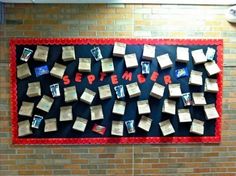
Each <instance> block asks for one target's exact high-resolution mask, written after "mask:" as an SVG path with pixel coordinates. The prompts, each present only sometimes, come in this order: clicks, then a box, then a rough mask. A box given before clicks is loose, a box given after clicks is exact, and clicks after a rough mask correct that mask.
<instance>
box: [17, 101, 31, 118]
mask: <svg viewBox="0 0 236 176" xmlns="http://www.w3.org/2000/svg"><path fill="white" fill-rule="evenodd" d="M33 109H34V103H31V102H26V101H23V102H22V105H21V107H20V110H19V115H22V116H27V117H32V113H33Z"/></svg>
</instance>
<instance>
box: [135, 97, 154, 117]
mask: <svg viewBox="0 0 236 176" xmlns="http://www.w3.org/2000/svg"><path fill="white" fill-rule="evenodd" d="M137 106H138V114H139V115H142V114H149V113H151V110H150V106H149V103H148V100H140V101H137Z"/></svg>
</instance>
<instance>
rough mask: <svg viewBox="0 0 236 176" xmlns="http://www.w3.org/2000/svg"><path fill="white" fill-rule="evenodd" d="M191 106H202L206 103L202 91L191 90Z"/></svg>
mask: <svg viewBox="0 0 236 176" xmlns="http://www.w3.org/2000/svg"><path fill="white" fill-rule="evenodd" d="M192 98H193V106H203V105H205V104H206V99H205V97H204V93H202V92H193V93H192Z"/></svg>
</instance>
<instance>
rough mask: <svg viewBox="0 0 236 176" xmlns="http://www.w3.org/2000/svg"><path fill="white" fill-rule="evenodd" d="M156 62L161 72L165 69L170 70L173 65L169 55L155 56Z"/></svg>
mask: <svg viewBox="0 0 236 176" xmlns="http://www.w3.org/2000/svg"><path fill="white" fill-rule="evenodd" d="M157 62H158V63H159V65H160V67H161V69H162V70H163V69H166V68H170V67H172V65H173V63H172V61H171V59H170V56H169V54H163V55H160V56H157Z"/></svg>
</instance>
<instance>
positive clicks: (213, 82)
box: [204, 78, 219, 93]
mask: <svg viewBox="0 0 236 176" xmlns="http://www.w3.org/2000/svg"><path fill="white" fill-rule="evenodd" d="M204 88H205V91H206V92H211V93H217V92H218V91H219V87H218V83H217V79H211V78H206V79H205V87H204Z"/></svg>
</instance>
